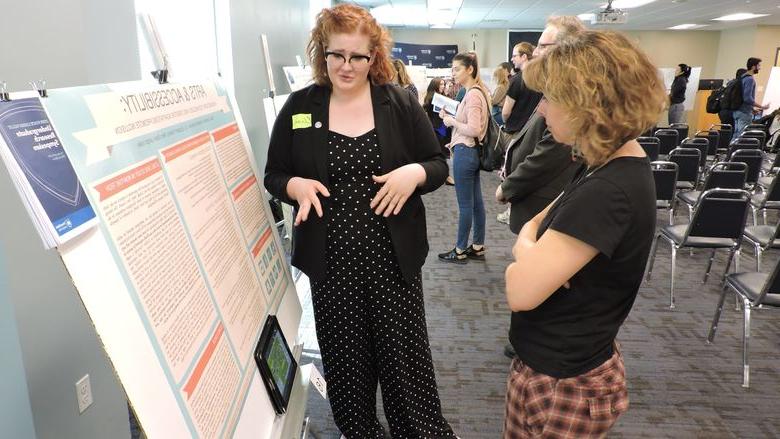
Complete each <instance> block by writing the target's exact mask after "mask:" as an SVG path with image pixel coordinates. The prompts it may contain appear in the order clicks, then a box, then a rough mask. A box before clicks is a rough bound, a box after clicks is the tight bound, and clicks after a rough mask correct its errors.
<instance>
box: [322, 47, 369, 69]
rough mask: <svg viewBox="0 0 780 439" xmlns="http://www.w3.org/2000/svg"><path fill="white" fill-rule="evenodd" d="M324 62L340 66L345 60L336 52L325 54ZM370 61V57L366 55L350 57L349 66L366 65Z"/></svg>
mask: <svg viewBox="0 0 780 439" xmlns="http://www.w3.org/2000/svg"><path fill="white" fill-rule="evenodd" d="M325 60H327V61H330V62H331V63H333V64H336V65H341V64H344V63H345V62H347V58H346V57H345V56H344V55H342V54H340V53H338V52H327V51H326V52H325ZM369 61H371V57H370V56H368V55H350V56H349V64H350V65H353V66H354V65H366V64H368V63H369Z"/></svg>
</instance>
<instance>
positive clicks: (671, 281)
mask: <svg viewBox="0 0 780 439" xmlns="http://www.w3.org/2000/svg"><path fill="white" fill-rule="evenodd" d="M676 265H677V247H676V246H675V245H674V244H672V270H671V273H669V309H674V271H675V267H676Z"/></svg>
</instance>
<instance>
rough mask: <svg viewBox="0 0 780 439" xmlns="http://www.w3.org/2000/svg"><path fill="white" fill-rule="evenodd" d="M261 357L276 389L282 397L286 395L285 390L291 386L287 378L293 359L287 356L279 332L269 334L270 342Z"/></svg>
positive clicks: (282, 338)
mask: <svg viewBox="0 0 780 439" xmlns="http://www.w3.org/2000/svg"><path fill="white" fill-rule="evenodd" d="M263 356H264V357H265V361H266V363H268V369H270V370H271V377H272V378H273V380H274V382H275V383H276V387H278V388H279V391H280V392H281V393H282V395H284V394H285V393H287V392H286V390H287V388H288V387H289V386H291V385H292V383H291V382H290V381H288V377H289V376H290V369H292V362H293V359H292V358H291V357H289V356H288V355H287V347H286V344H285V342H284V337H282V333H281V332H280V331H274V332H273V333H272V334H271V341H270V343H268V344H267V345H266V351H265V354H264V355H263Z"/></svg>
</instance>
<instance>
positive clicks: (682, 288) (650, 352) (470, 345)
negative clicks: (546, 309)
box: [301, 173, 780, 439]
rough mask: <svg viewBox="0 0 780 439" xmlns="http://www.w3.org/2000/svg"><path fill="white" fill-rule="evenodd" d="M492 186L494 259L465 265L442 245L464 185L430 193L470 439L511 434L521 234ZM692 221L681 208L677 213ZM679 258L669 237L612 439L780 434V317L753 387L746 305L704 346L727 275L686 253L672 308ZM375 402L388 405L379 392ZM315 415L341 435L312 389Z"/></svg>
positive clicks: (630, 325)
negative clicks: (514, 259) (511, 335)
mask: <svg viewBox="0 0 780 439" xmlns="http://www.w3.org/2000/svg"><path fill="white" fill-rule="evenodd" d="M482 183H483V184H482V189H483V193H484V196H485V204H486V206H487V210H488V221H487V223H488V227H487V246H488V261H487V262H473V261H471V262H469V264H468V265H465V266H460V265H451V264H445V263H441V262H439V261H438V260H437V259H436V253H437V252H441V251H444V250H448V249H450V248H452V247H453V244H454V240H455V233H456V221H457V205H456V202H455V192H454V189H453V188H452V187H449V186H445V187H442V188H441V189H439V190H438V191H436V192H435V193H432V194H430V195H428V196H426V197H425V203H426V207H427V219H428V237H429V240H430V244H431V254H430V255H429V256H428V260H427V263H426V264H425V266H424V267H423V276H424V285H425V294H426V310H427V316H428V330H429V335H430V342H431V347H432V351H433V358H434V361H435V365H436V374H437V379H438V384H439V390H440V396H441V400H442V406H443V410H444V414H445V416H446V417H447V419H448V420H449V421H450V423H451V425H452V427H453V429H454V430H455V432H456V433H457V434H458V435H459V436H460V437H462V438H464V439H470V438H491V439H493V438H500V437H501V431H502V426H503V418H504V391H505V380H506V375H507V371H508V367H509V360H508V359H507V358H505V357H504V356H503V353H502V351H503V347H504V344H505V343H506V333H507V329H508V324H509V312H508V310H507V306H506V303H505V300H504V292H503V273H504V268H505V267H506V265H507V261H508V260H509V258H510V256H511V253H510V249H511V245H512V244H513V242H514V235H513V234H512V233H511V232H510V231H509V229H508V227H507V226H506V225H504V224H500V223H498V222H497V221H496V219H495V218H496V214H497V213H499V212H500V211H501V210H503V207H501V206H498V205H497V204H496V203H495V202H494V201H493V192H494V190H495V187H496V184H498V179H497V178H496V177H495V176H494V175H489V174H487V173H482ZM683 212H684V210H683V209H680V213H681V214H682V213H683ZM659 217H661V218H663V215H659ZM684 219H685V218H684V217H683V216H681V215H680V216H678V220H679V221H684ZM770 220H774V218H772V217H770ZM659 224H663V220H659ZM669 255H670V252H669V247H668V245H663V243H662V244H661V245H660V248H659V251H658V257H657V259H656V265H655V269H654V273H653V279H652V281H650V282H646V283H645V284H644V285H643V286H642V288H641V290H640V293H639V297H638V298H637V301H636V304H635V305H634V309H633V310H632V312H631V314H630V315H629V317H628V319H627V321H626V323H625V324H624V325H623V328H622V330H621V332H620V335H619V338H618V339H619V341H620V343H622V349H623V353H624V356H625V361H626V369H627V373H628V375H629V392H630V398H631V407H630V409H629V411H628V413H626V414H625V415H624V416H623V417H621V419H620V420H619V421H618V423H617V425H616V426H615V428H614V429H613V431H612V432H611V433H610V437H614V438H636V437H648V438H665V437H668V438H772V437H780V420H778V419H780V418H778V407H780V364H779V363H780V362H778V359H780V314H778V313H773V312H772V311H764V312H754V313H753V322H752V325H751V327H752V333H751V336H752V338H751V347H750V361H751V372H752V374H751V387H750V389H743V388H742V387H741V383H742V375H741V337H742V318H741V312H736V311H734V305H733V303H734V301H733V298H732V300H729V301H728V302H727V303H728V304H729V306H727V307H726V308H725V309H724V313H723V316H722V318H721V324H720V326H719V329H718V334H717V337H716V338H715V343H714V344H713V345H706V344H705V343H704V338H705V336H706V333H707V330H708V329H709V324H710V321H711V319H712V315H713V312H714V310H715V305H716V302H717V296H718V293H719V291H720V290H719V282H718V280H719V278H718V277H717V276H715V277H714V278H711V279H710V281H709V282H708V283H707V284H702V283H701V278H702V276H703V274H704V269H705V267H706V259H707V256H708V255H707V254H705V253H704V252H701V253H696V254H694V255H693V256H691V255H690V253H688V252H687V251H685V252H681V253H680V254H679V256H678V271H677V273H678V275H677V280H678V282H677V286H676V291H677V294H676V296H677V301H676V304H677V308H676V309H675V310H670V309H669V308H668V301H669V283H668V279H669V259H670V258H669ZM778 256H779V255H777V254H772V253H769V254H767V255H766V257H765V258H764V259H765V260H764V262H763V267H762V268H763V269H764V270H768V269H769V268H770V267H771V266H772V264H774V263H775V262H776V261H777V259H778ZM724 266H725V254H722V255H720V256H719V257H718V259H716V262H715V265H714V266H713V272H715V273H717V274H720V273H722V271H723V268H724ZM741 267H742V268H744V269H747V270H752V269H753V267H754V259H753V255H752V250H745V252H743V255H742V258H741ZM304 297H305V295H304ZM304 302H305V303H304V316H303V323H302V324H303V332H302V335H303V338H304V340H305V346H306V349H305V351H304V358H303V359H302V360H301V362H302V364H306V363H309V362H315V363H316V364H318V365H320V368H321V364H320V360H319V352H318V349H317V344H316V336H315V334H314V322H313V317H312V313H311V304H310V303H308V301H307V300H305V301H304ZM377 401H378V403H379V405H380V407H381V399H380V398H379V397H378V398H377ZM379 411H380V413H381V408H380V410H379ZM307 416H309V417H310V419H311V429H310V432H311V433H313V436H315V437H317V438H319V439H337V438H339V433H338V431H337V429H336V427H335V425H334V424H333V420H332V416H331V413H330V408H329V406H328V404H327V402H326V401H325V400H324V399H322V398H321V397H320V395H319V394H318V393H317V392H316V391H313V390H312V391H311V392H310V396H309V402H308V407H307ZM383 422H384V421H383Z"/></svg>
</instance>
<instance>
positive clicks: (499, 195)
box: [496, 16, 585, 358]
mask: <svg viewBox="0 0 780 439" xmlns="http://www.w3.org/2000/svg"><path fill="white" fill-rule="evenodd" d="M584 30H585V26H584V25H583V24H582V21H580V19H579V18H577V17H574V16H556V17H550V18H549V19H548V20H547V24H546V26H545V28H544V31H543V32H542V35H541V36H539V44H537V46H536V49H535V50H534V54H533V57H534V58H537V57H540V56H544V53H545V52H546V51H547V50H548V48H549V47H552V46H554V45H556V44H557V43H559V42H560V41H563V40H564V39H566V38H570V37H574V36H576V35H577V34H579V33H580V32H582V31H584ZM542 99H544V98H542ZM580 166H581V164H580V162H579V161H576V160H574V158H573V155H572V150H571V147H570V146H568V145H564V144H562V143H558V142H556V141H555V139H553V136H552V134H550V131H549V130H548V129H547V122H546V121H545V119H544V116H542V115H540V114H539V113H538V112H536V111H534V114H533V115H531V117H530V119H528V123H526V125H525V126H524V127H523V129H522V130H521V131H520V132H519V133H518V134H517V135H516V136H515V138H514V139H513V142H512V143H511V144H510V145H509V147H508V148H507V155H506V160H505V162H504V168H503V169H502V173H503V174H504V175H505V179H504V181H503V182H502V183H501V185H500V186H498V188H497V189H496V200H497V201H498V202H499V203H502V204H505V203H510V205H511V209H510V214H509V229H510V230H511V231H512V233H518V232H519V231H520V229H521V228H522V227H523V225H524V224H525V223H526V222H527V221H529V220H530V219H531V218H533V217H534V216H536V214H538V213H539V212H541V211H542V209H544V208H545V207H547V205H548V204H550V203H551V202H552V201H553V200H555V197H557V196H558V194H560V193H561V191H562V190H563V187H564V186H565V185H566V184H567V183H568V182H569V181H571V179H572V178H573V177H574V174H575V172H576V171H577V169H579V167H580ZM504 353H505V354H506V356H508V357H510V358H511V357H514V355H515V353H514V349H513V348H512V345H511V344H507V345H506V346H505V348H504Z"/></svg>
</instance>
